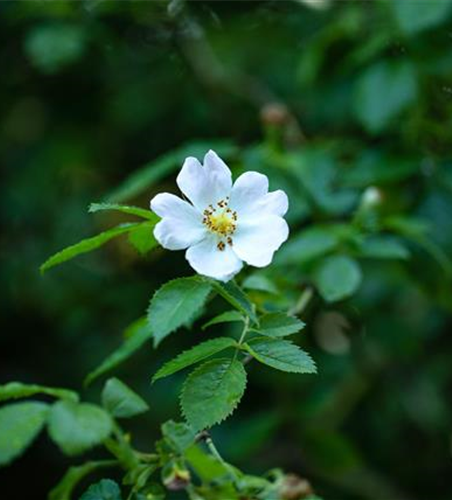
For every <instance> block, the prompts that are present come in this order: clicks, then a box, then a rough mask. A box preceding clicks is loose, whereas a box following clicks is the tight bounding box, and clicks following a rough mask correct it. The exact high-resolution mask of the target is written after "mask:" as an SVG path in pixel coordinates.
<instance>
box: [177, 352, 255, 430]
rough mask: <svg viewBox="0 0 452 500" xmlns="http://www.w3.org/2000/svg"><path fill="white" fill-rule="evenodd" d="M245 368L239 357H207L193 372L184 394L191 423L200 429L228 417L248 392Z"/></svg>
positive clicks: (183, 401)
mask: <svg viewBox="0 0 452 500" xmlns="http://www.w3.org/2000/svg"><path fill="white" fill-rule="evenodd" d="M245 387H246V372H245V369H244V367H243V364H242V363H240V362H239V361H237V360H236V359H226V358H224V359H214V360H211V361H207V362H206V363H204V364H202V365H201V366H199V367H198V368H197V369H196V370H195V371H194V372H193V373H191V374H190V375H189V376H188V378H187V380H186V381H185V384H184V387H183V389H182V394H181V407H182V412H183V414H184V416H185V418H186V419H187V421H188V423H189V424H190V425H191V426H192V427H193V428H194V429H195V430H201V429H205V428H208V427H212V425H214V424H218V423H220V422H221V421H222V420H224V419H225V418H226V417H228V416H229V415H230V414H231V413H232V412H233V411H234V409H235V408H236V406H237V405H238V403H239V401H240V399H241V398H242V396H243V393H244V392H245Z"/></svg>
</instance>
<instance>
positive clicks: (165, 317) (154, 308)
mask: <svg viewBox="0 0 452 500" xmlns="http://www.w3.org/2000/svg"><path fill="white" fill-rule="evenodd" d="M210 289H211V286H210V283H209V282H208V281H205V280H199V279H198V278H197V277H192V278H179V279H176V280H173V281H170V282H168V283H166V284H165V285H163V286H162V287H161V288H160V289H159V290H158V291H157V292H156V293H155V295H154V296H153V297H152V300H151V303H150V305H149V309H148V323H149V327H150V329H151V330H152V332H153V333H154V335H153V338H154V346H157V345H158V344H160V342H161V341H162V340H163V339H164V338H166V337H167V336H168V335H169V334H170V333H172V332H174V331H175V330H177V329H178V328H179V327H181V326H182V325H184V324H185V323H187V322H189V321H190V320H191V319H192V318H193V317H194V316H195V315H196V313H197V312H198V310H199V309H200V308H202V307H203V306H204V304H205V302H206V300H207V296H208V295H209V292H210Z"/></svg>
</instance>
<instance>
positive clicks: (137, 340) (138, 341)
mask: <svg viewBox="0 0 452 500" xmlns="http://www.w3.org/2000/svg"><path fill="white" fill-rule="evenodd" d="M124 336H125V337H126V340H125V341H124V343H123V344H122V345H121V346H120V347H118V349H116V350H115V351H113V352H112V353H111V354H110V355H109V356H108V357H107V358H106V359H105V360H104V361H103V362H102V363H101V365H100V366H99V367H97V368H96V369H95V370H93V371H92V372H91V373H89V374H88V376H87V377H86V379H85V385H89V384H91V383H92V382H93V381H94V380H95V379H97V378H98V377H100V376H101V375H105V373H107V372H109V371H111V370H113V368H116V367H117V366H119V365H120V364H121V363H123V362H124V361H125V360H126V359H128V358H130V356H132V354H134V353H135V352H136V351H137V350H138V349H139V348H140V347H141V346H142V345H143V344H144V343H145V342H146V341H148V340H149V339H150V338H151V336H152V332H151V330H150V328H149V326H148V323H147V319H146V318H140V319H139V320H137V321H134V322H133V323H132V324H131V325H130V326H129V327H128V328H127V329H126V332H125V333H124Z"/></svg>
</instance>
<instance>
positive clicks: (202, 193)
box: [177, 151, 232, 212]
mask: <svg viewBox="0 0 452 500" xmlns="http://www.w3.org/2000/svg"><path fill="white" fill-rule="evenodd" d="M177 185H178V186H179V189H180V190H181V191H182V192H183V193H184V194H185V196H187V198H188V199H189V200H190V201H191V202H192V203H193V205H194V206H195V207H196V208H197V209H198V210H200V211H201V212H202V211H203V210H205V209H206V208H207V207H208V206H209V205H210V204H212V205H214V204H216V203H217V202H218V201H220V200H223V199H225V198H226V197H227V196H229V194H230V192H231V187H232V178H231V171H230V170H229V168H228V167H227V166H226V164H225V163H224V162H223V161H222V160H221V159H220V157H219V156H218V155H217V154H216V153H214V152H213V151H209V152H208V153H207V154H206V156H205V157H204V166H202V165H201V164H200V163H199V161H198V160H197V159H196V158H193V157H189V158H187V159H186V160H185V162H184V164H183V166H182V170H181V171H180V173H179V175H178V176H177Z"/></svg>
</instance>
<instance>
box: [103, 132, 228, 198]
mask: <svg viewBox="0 0 452 500" xmlns="http://www.w3.org/2000/svg"><path fill="white" fill-rule="evenodd" d="M209 149H213V150H215V151H216V152H217V153H218V154H219V155H220V156H221V157H222V158H227V157H228V156H231V155H232V154H233V153H234V152H235V150H236V147H235V146H234V145H233V144H231V143H229V142H226V141H222V140H209V141H208V142H207V141H206V142H202V141H199V142H189V143H187V144H184V145H183V146H181V147H180V148H178V149H176V150H175V151H170V152H169V153H166V154H164V155H162V156H160V157H158V158H157V159H155V160H152V161H150V162H149V163H147V164H146V165H144V166H143V167H142V168H140V169H139V170H136V171H135V172H134V173H133V174H132V175H130V176H129V177H128V178H127V179H126V180H125V181H124V182H123V183H122V184H121V185H120V186H119V187H118V188H116V189H115V190H114V191H113V192H112V193H110V194H109V195H108V200H109V201H114V202H122V201H125V200H130V199H131V198H135V197H136V196H138V195H139V194H140V193H143V192H144V191H146V190H148V189H149V188H150V187H152V186H153V185H155V184H156V183H157V182H158V181H159V180H161V179H163V178H164V177H166V176H167V175H169V174H170V173H172V172H175V171H176V170H178V169H179V168H180V166H181V165H182V163H183V161H184V160H185V158H186V157H187V156H194V157H196V158H200V157H201V156H203V155H204V154H205V153H206V152H207V151H208V150H209Z"/></svg>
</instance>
